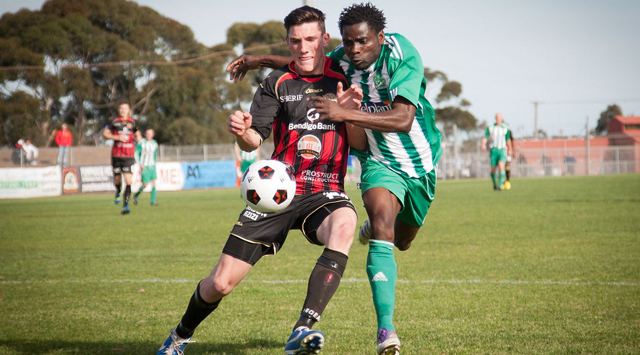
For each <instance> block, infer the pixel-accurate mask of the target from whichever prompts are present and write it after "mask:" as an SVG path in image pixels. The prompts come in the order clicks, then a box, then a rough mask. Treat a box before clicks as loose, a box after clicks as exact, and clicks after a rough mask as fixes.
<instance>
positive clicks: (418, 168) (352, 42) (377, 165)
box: [314, 3, 441, 354]
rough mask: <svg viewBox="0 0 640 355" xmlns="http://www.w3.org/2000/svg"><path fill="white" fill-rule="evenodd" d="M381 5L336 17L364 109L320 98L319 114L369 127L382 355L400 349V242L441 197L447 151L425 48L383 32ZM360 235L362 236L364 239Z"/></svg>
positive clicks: (366, 194)
mask: <svg viewBox="0 0 640 355" xmlns="http://www.w3.org/2000/svg"><path fill="white" fill-rule="evenodd" d="M385 22H386V19H385V17H384V14H383V13H382V11H380V10H378V9H377V8H376V7H375V6H373V5H371V4H370V3H368V4H356V5H352V6H350V7H347V8H346V9H344V10H343V11H342V13H341V14H340V19H339V21H338V23H339V26H340V33H341V34H342V44H343V45H342V46H340V47H338V48H336V49H335V50H334V51H333V52H331V53H330V54H329V56H330V57H331V58H332V59H334V60H335V61H338V62H339V63H340V66H341V67H342V69H343V71H344V72H345V74H346V76H347V79H348V80H349V81H350V83H351V85H358V86H360V87H361V88H362V91H363V94H364V98H363V100H362V107H361V110H360V111H355V110H346V109H343V108H342V107H340V106H339V105H337V104H336V103H334V102H331V101H329V100H326V99H322V98H317V99H315V100H314V104H315V107H316V110H317V111H318V113H319V114H320V117H321V118H325V117H326V118H329V119H332V120H334V121H345V122H348V123H351V124H353V125H355V126H357V127H361V128H364V130H365V132H366V137H367V142H368V147H369V149H368V150H369V151H368V153H367V154H365V155H364V156H363V157H361V164H362V175H361V188H362V193H363V201H364V205H365V208H366V210H367V214H368V215H369V220H370V221H367V222H365V224H364V225H363V228H362V229H361V231H360V235H361V237H362V236H365V237H367V239H369V254H368V257H367V274H368V276H369V283H370V285H371V290H372V294H373V303H374V307H375V310H376V315H377V319H378V346H377V351H378V353H379V354H399V352H400V340H399V339H398V336H397V334H396V329H395V326H394V324H393V311H394V304H395V283H396V280H397V265H396V261H395V257H394V255H393V247H394V245H395V246H396V247H398V249H400V250H406V249H408V248H409V247H410V245H411V242H412V241H413V239H414V238H415V237H416V234H417V232H418V230H419V228H420V227H421V226H422V224H423V223H424V220H425V218H426V215H427V212H428V210H429V207H430V206H431V203H432V201H433V200H434V197H435V186H436V172H435V165H436V164H437V162H438V159H439V158H440V155H441V147H440V132H439V131H438V129H437V128H436V125H435V115H434V110H433V108H432V106H431V104H430V103H429V101H428V100H427V98H426V97H425V92H426V85H427V82H426V79H425V77H424V66H423V64H422V59H421V57H420V54H419V53H418V51H417V50H416V49H415V47H414V46H413V45H412V44H411V43H410V42H409V41H408V40H407V39H406V38H405V37H404V36H402V35H400V34H396V33H386V34H385V33H384V26H385ZM361 239H362V238H361Z"/></svg>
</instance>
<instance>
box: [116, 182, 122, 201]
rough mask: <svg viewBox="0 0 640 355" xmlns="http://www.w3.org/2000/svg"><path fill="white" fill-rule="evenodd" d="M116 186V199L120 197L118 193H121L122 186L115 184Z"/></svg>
mask: <svg viewBox="0 0 640 355" xmlns="http://www.w3.org/2000/svg"><path fill="white" fill-rule="evenodd" d="M115 185H116V198H118V197H120V191H122V190H121V189H122V184H115Z"/></svg>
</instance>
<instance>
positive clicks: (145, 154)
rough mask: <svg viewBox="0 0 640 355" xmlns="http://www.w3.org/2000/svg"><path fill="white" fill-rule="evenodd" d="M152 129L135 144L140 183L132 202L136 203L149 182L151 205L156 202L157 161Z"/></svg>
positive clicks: (156, 149) (156, 145)
mask: <svg viewBox="0 0 640 355" xmlns="http://www.w3.org/2000/svg"><path fill="white" fill-rule="evenodd" d="M154 134H155V133H154V131H153V129H151V128H149V129H147V130H146V131H145V132H144V135H145V138H143V139H141V140H140V141H138V144H137V145H136V162H138V165H140V177H141V179H142V185H140V188H139V189H138V192H136V193H135V195H133V204H135V205H137V204H138V198H139V197H140V194H141V193H142V191H143V190H144V189H145V187H146V186H147V185H148V184H151V206H156V205H157V204H158V194H157V191H156V179H157V178H158V173H157V172H156V162H157V161H158V142H156V141H155V139H153V136H154Z"/></svg>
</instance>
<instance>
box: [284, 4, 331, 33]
mask: <svg viewBox="0 0 640 355" xmlns="http://www.w3.org/2000/svg"><path fill="white" fill-rule="evenodd" d="M324 19H325V16H324V13H323V12H322V11H320V10H318V9H316V8H315V7H311V6H307V5H305V6H302V7H299V8H297V9H295V10H293V11H291V12H290V13H289V14H288V15H287V17H285V18H284V28H286V29H287V35H289V28H291V26H296V25H301V24H303V23H310V22H317V23H318V24H319V25H320V30H321V31H322V33H325V32H326V29H325V26H324Z"/></svg>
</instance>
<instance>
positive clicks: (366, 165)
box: [360, 159, 436, 227]
mask: <svg viewBox="0 0 640 355" xmlns="http://www.w3.org/2000/svg"><path fill="white" fill-rule="evenodd" d="M360 180H361V183H360V188H361V189H362V193H365V192H366V191H367V190H369V189H373V188H376V187H382V188H384V189H387V190H388V191H389V192H391V193H392V194H394V195H395V196H396V197H397V198H398V201H400V204H401V205H402V209H401V210H400V213H398V219H399V220H400V221H402V222H403V223H405V224H408V225H411V226H414V227H420V226H422V224H423V223H424V220H425V218H426V217H427V212H429V207H430V206H431V202H433V200H434V199H435V193H436V171H435V169H433V170H431V171H430V172H429V173H427V175H425V176H422V177H419V178H411V177H408V176H405V175H401V174H399V173H396V172H395V171H393V170H391V169H389V168H387V167H386V166H385V165H383V164H382V163H380V162H378V161H376V160H373V159H366V160H365V161H364V162H362V174H361V176H360Z"/></svg>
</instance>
